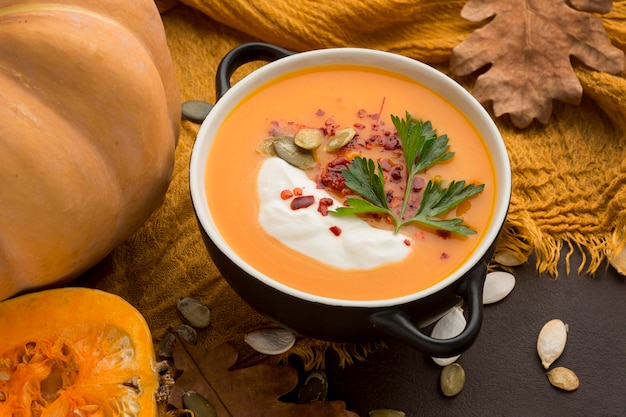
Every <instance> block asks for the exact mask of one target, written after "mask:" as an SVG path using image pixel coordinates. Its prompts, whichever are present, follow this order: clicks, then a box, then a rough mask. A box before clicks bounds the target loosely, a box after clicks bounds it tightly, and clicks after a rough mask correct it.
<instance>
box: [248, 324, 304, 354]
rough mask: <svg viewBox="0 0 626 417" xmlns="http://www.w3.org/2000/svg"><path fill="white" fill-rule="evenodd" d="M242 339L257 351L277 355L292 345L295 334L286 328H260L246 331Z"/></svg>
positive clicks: (294, 340)
mask: <svg viewBox="0 0 626 417" xmlns="http://www.w3.org/2000/svg"><path fill="white" fill-rule="evenodd" d="M244 341H245V342H246V343H247V344H248V345H250V346H251V347H252V349H254V350H256V351H257V352H259V353H263V354H264V355H278V354H281V353H285V352H287V351H288V350H289V349H291V348H292V347H293V345H294V344H295V343H296V335H295V333H293V332H292V331H290V330H287V329H279V328H276V329H261V330H254V331H252V332H250V333H247V334H246V335H245V336H244Z"/></svg>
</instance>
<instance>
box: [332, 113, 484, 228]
mask: <svg viewBox="0 0 626 417" xmlns="http://www.w3.org/2000/svg"><path fill="white" fill-rule="evenodd" d="M391 120H392V122H393V124H394V126H395V127H396V130H397V132H398V137H399V138H400V142H401V144H402V150H403V153H404V159H405V164H406V167H407V179H406V184H405V194H404V200H403V203H402V208H401V210H400V215H399V216H396V214H395V213H394V212H393V211H392V210H391V209H390V208H389V206H388V204H387V194H386V191H385V177H384V174H383V169H382V167H381V165H380V163H376V162H374V161H373V160H372V159H369V158H363V157H360V156H358V157H356V158H354V160H352V162H351V163H350V165H349V166H348V167H347V168H345V169H344V170H343V171H342V176H343V178H344V180H345V181H344V182H345V185H346V187H348V188H349V189H350V190H352V191H354V192H355V193H357V194H359V195H360V196H361V197H362V198H353V197H351V198H348V199H347V200H346V204H347V207H340V208H337V209H336V210H334V211H331V213H333V214H335V215H338V216H346V215H353V214H364V213H384V214H387V215H388V216H389V217H390V218H391V219H392V220H393V222H394V224H395V232H396V233H397V232H398V231H399V230H400V228H401V227H402V226H403V225H405V224H408V223H414V222H415V223H421V224H423V225H426V226H431V227H434V228H437V229H441V230H447V231H450V232H454V233H457V234H460V235H463V236H466V235H470V234H475V233H476V232H475V231H474V230H472V229H470V228H469V227H467V226H466V225H463V224H462V223H463V219H461V218H453V219H438V218H436V217H437V216H439V215H442V214H444V213H445V212H447V211H449V210H451V209H452V208H454V207H456V206H458V205H459V204H461V203H462V202H463V201H465V200H467V199H468V198H471V197H473V196H475V195H477V194H479V193H481V192H482V191H483V189H484V188H485V185H484V184H480V185H475V184H468V185H466V183H465V181H464V180H463V181H452V182H450V184H449V185H448V187H443V186H442V185H441V180H436V181H433V180H430V181H429V182H428V184H427V185H426V188H425V189H424V192H423V196H422V201H421V203H420V208H419V210H418V211H417V213H416V214H415V215H414V216H413V217H411V218H409V219H406V220H405V219H404V214H405V211H406V208H407V206H408V202H409V198H410V195H411V184H412V182H413V178H414V177H415V176H416V175H417V174H419V173H421V172H423V171H425V170H426V169H428V168H430V167H431V166H433V165H435V164H437V163H439V162H443V161H446V160H448V159H450V158H452V157H453V156H454V152H450V146H449V145H448V136H447V135H445V134H444V135H441V136H437V131H436V130H433V128H432V125H431V123H430V122H429V121H427V122H422V121H419V120H414V119H413V118H412V117H411V115H410V114H409V113H408V112H406V118H405V119H401V118H400V117H398V116H395V115H391Z"/></svg>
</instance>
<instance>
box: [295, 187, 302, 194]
mask: <svg viewBox="0 0 626 417" xmlns="http://www.w3.org/2000/svg"><path fill="white" fill-rule="evenodd" d="M293 195H302V188H300V187H296V188H294V189H293Z"/></svg>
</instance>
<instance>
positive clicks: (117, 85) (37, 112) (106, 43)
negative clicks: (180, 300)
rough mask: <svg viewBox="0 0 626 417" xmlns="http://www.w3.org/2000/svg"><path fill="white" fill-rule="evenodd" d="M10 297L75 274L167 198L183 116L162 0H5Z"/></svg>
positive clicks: (1, 276) (3, 128) (4, 287)
mask: <svg viewBox="0 0 626 417" xmlns="http://www.w3.org/2000/svg"><path fill="white" fill-rule="evenodd" d="M0 39H2V42H0V89H1V90H2V92H3V94H2V97H0V189H2V199H0V230H2V234H1V235H0V300H2V299H5V298H8V297H10V296H12V295H14V294H16V293H19V292H22V291H24V290H32V289H36V288H41V287H46V286H49V285H50V284H62V283H65V282H67V281H69V280H71V279H73V278H75V277H76V276H78V275H79V274H80V273H82V272H84V271H85V270H87V269H88V268H89V267H91V266H93V265H94V264H95V263H97V262H98V261H100V260H101V259H102V258H104V257H105V256H106V255H107V254H108V253H109V252H110V251H111V250H112V249H113V248H115V247H116V246H117V245H119V244H120V243H122V242H123V241H124V240H126V239H127V238H128V237H129V236H130V235H131V234H132V233H134V232H135V231H136V230H137V229H138V228H139V227H140V226H141V225H142V224H143V223H145V221H146V220H147V219H148V217H149V216H150V214H151V213H152V212H153V211H154V210H155V209H156V208H157V207H158V206H159V205H160V204H161V202H162V200H163V197H164V195H165V193H166V191H167V188H168V185H169V182H170V180H171V177H172V172H173V166H174V150H175V144H176V139H177V137H178V131H179V126H180V102H179V96H178V89H177V84H176V79H175V76H174V72H173V67H172V63H171V60H170V56H169V51H168V49H167V45H166V43H165V34H164V31H163V26H162V23H161V20H160V16H159V14H158V11H157V10H156V7H155V5H154V4H153V2H152V1H151V0H134V1H132V2H127V1H119V0H106V1H56V2H53V3H38V2H36V1H14V0H11V1H3V0H0Z"/></svg>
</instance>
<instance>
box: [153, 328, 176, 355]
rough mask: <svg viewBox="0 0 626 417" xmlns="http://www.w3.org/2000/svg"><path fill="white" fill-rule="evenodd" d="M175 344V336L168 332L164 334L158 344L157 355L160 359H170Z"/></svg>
mask: <svg viewBox="0 0 626 417" xmlns="http://www.w3.org/2000/svg"><path fill="white" fill-rule="evenodd" d="M175 343H176V336H174V335H173V334H172V333H170V332H165V335H164V336H163V338H162V339H161V341H160V342H159V347H158V349H157V354H158V355H159V356H160V357H162V358H171V357H172V356H174V354H173V350H172V349H174V344H175Z"/></svg>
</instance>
